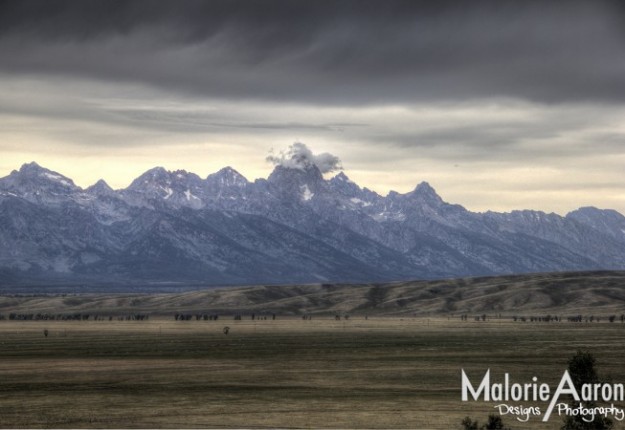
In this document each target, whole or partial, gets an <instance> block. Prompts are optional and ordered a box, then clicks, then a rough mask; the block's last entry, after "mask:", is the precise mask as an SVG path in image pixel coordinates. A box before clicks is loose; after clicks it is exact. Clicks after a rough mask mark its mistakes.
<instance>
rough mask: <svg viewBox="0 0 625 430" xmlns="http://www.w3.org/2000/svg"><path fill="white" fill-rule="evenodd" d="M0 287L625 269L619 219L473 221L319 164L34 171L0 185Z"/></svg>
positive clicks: (423, 187)
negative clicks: (79, 174)
mask: <svg viewBox="0 0 625 430" xmlns="http://www.w3.org/2000/svg"><path fill="white" fill-rule="evenodd" d="M0 243H1V244H2V246H1V247H0V282H1V283H3V284H5V285H6V284H27V283H45V282H70V283H85V284H89V283H117V284H124V283H146V284H153V285H156V284H158V283H185V282H193V283H200V284H202V285H242V284H246V285H248V284H286V283H337V282H383V281H399V280H410V279H440V278H451V277H464V276H485V275H503V274H519V273H536V272H554V271H581V270H607V269H625V217H624V216H623V215H621V214H620V213H618V212H617V211H614V210H602V209H597V208H594V207H584V208H580V209H578V210H575V211H573V212H570V213H569V214H567V215H566V216H560V215H557V214H554V213H550V214H547V213H544V212H540V211H534V210H522V211H512V212H510V213H497V212H490V211H489V212H485V213H477V212H472V211H469V210H467V209H465V208H464V207H462V206H460V205H457V204H450V203H447V202H445V201H444V200H443V199H442V198H441V197H440V196H439V195H438V194H437V193H436V191H435V190H434V189H433V188H432V187H431V186H430V185H429V184H428V183H426V182H422V183H421V184H419V185H417V187H416V188H415V189H414V190H413V191H411V192H409V193H405V194H400V193H397V192H394V191H391V192H390V193H389V194H388V195H386V196H381V195H379V194H377V193H375V192H373V191H371V190H369V189H367V188H362V187H360V186H358V185H357V184H356V183H354V182H352V181H351V180H350V179H349V178H348V177H347V176H346V175H345V173H343V172H340V173H339V174H338V175H336V176H334V177H332V178H331V179H324V177H323V175H322V173H321V171H320V170H319V168H318V167H317V166H316V165H315V164H314V163H300V164H290V165H277V166H276V167H275V169H274V171H273V172H272V173H271V175H270V176H269V177H268V178H267V179H257V180H255V181H254V182H250V181H248V180H247V179H246V178H245V177H243V176H242V175H241V174H239V173H238V172H237V171H236V170H234V169H232V168H230V167H226V168H224V169H221V170H220V171H218V172H216V173H213V174H211V175H209V176H208V177H206V178H204V179H202V178H200V177H199V176H197V175H195V174H193V173H189V172H186V171H184V170H178V171H173V172H172V171H167V170H165V169H164V168H162V167H157V168H154V169H151V170H148V171H147V172H145V173H144V174H143V175H141V176H139V177H138V178H137V179H135V180H134V181H133V182H132V183H131V184H130V186H128V187H127V188H125V189H120V190H113V189H112V188H111V187H109V186H108V185H107V184H106V182H104V181H103V180H100V181H98V182H97V183H96V184H94V185H92V186H90V187H88V188H86V189H82V188H81V187H79V186H77V185H75V184H74V182H73V181H72V180H71V179H70V178H67V177H65V176H63V175H61V174H59V173H57V172H54V171H51V170H48V169H46V168H43V167H41V166H39V165H37V164H36V163H34V162H33V163H29V164H24V165H23V166H22V167H21V168H20V169H19V170H15V171H13V172H12V173H11V174H10V175H8V176H6V177H4V178H0Z"/></svg>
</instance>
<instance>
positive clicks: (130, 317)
mask: <svg viewBox="0 0 625 430" xmlns="http://www.w3.org/2000/svg"><path fill="white" fill-rule="evenodd" d="M149 318H150V316H149V315H148V314H126V315H115V316H113V315H100V314H95V315H92V314H82V313H73V314H47V313H43V314H42V313H38V314H34V313H32V314H28V313H23V314H18V313H10V314H9V315H8V318H7V317H6V316H5V315H0V320H7V319H8V320H10V321H89V320H91V321H113V320H114V319H115V320H117V321H144V320H148V319H149Z"/></svg>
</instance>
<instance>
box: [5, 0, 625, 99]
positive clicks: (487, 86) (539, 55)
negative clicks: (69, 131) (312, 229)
mask: <svg viewBox="0 0 625 430" xmlns="http://www.w3.org/2000/svg"><path fill="white" fill-rule="evenodd" d="M624 11H625V8H624V6H623V3H622V2H618V1H601V0H597V1H592V2H588V1H577V0H571V1H566V2H561V1H552V2H550V1H524V2H518V1H506V0H491V1H483V0H482V1H474V2H471V4H470V5H467V4H466V3H465V2H458V1H440V2H431V1H391V2H385V4H384V7H380V4H379V2H376V1H340V0H339V1H337V0H333V1H323V0H322V1H315V2H292V1H285V0H268V1H264V2H254V1H245V0H222V1H220V0H214V1H210V2H206V1H193V0H185V1H182V2H173V1H169V2H153V1H146V0H134V1H133V0H130V1H105V2H103V1H97V0H85V1H67V0H65V1H63V0H61V1H55V2H45V1H44V2H42V1H33V0H20V1H5V2H2V3H0V55H1V56H2V58H4V59H7V58H10V61H3V62H2V63H0V70H1V71H3V72H5V73H34V74H42V73H44V74H60V75H73V76H81V77H89V78H94V79H103V80H110V81H126V82H141V83H145V84H149V85H153V86H156V87H159V88H162V89H173V90H177V91H184V92H186V93H187V94H193V95H201V96H210V97H219V98H231V99H236V98H238V99H240V98H243V99H250V98H253V99H270V100H280V101H295V102H298V103H302V102H304V103H332V104H344V105H352V104H360V103H369V104H370V103H382V104H392V103H398V102H401V103H405V102H413V101H415V100H421V101H423V100H466V99H474V98H492V97H512V98H522V99H526V100H532V101H539V102H548V103H553V102H565V101H601V102H610V103H614V102H621V101H623V100H624V99H625V61H624V60H623V58H624V57H625V56H624V55H623V54H624V46H625V43H624V30H623V28H625V18H624V17H625V12H624Z"/></svg>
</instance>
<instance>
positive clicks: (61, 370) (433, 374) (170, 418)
mask: <svg viewBox="0 0 625 430" xmlns="http://www.w3.org/2000/svg"><path fill="white" fill-rule="evenodd" d="M225 325H228V326H230V327H231V331H230V334H229V335H227V336H226V335H224V334H223V332H222V329H223V327H224V326H225ZM45 328H47V329H48V330H49V336H48V337H47V338H46V337H44V336H43V330H44V329H45ZM624 335H625V325H622V324H620V323H614V324H610V323H608V322H601V323H595V324H572V323H549V324H547V323H542V324H530V323H525V324H523V323H512V322H510V321H509V320H493V321H487V322H486V323H482V322H480V323H478V322H474V321H469V322H460V321H459V320H458V319H453V320H448V319H447V318H430V319H428V318H375V317H369V319H368V320H364V319H363V318H352V319H350V320H349V321H347V322H345V321H340V322H339V321H335V320H334V319H333V318H328V317H318V318H313V320H312V321H303V320H301V319H299V318H292V319H285V318H279V319H278V320H276V321H255V322H253V321H250V320H244V321H232V320H231V319H225V318H222V319H221V320H220V321H216V322H215V321H187V322H177V321H173V319H152V320H150V321H147V322H139V321H128V322H126V321H123V322H122V321H111V322H109V321H88V322H60V321H53V322H36V321H32V322H13V321H0V425H1V426H2V427H4V428H15V427H30V428H33V427H35V428H39V427H55V428H67V427H92V428H111V427H116V428H119V427H127V428H135V427H150V428H171V427H175V428H180V427H209V428H220V427H237V428H239V427H258V428H261V427H268V428H275V427H333V428H336V427H341V428H343V427H347V428H391V427H392V428H435V429H454V428H459V423H460V421H461V419H462V418H463V417H464V416H466V415H470V416H472V417H474V418H477V419H480V420H481V421H483V420H484V419H485V418H486V416H487V415H488V414H489V413H491V412H492V411H493V409H492V408H491V407H492V405H489V404H485V403H474V402H471V403H462V402H461V401H460V369H461V368H464V369H466V370H467V372H469V374H470V375H476V376H475V378H477V377H478V375H479V376H481V375H483V372H484V371H485V370H486V369H487V368H491V371H492V372H493V375H502V374H503V373H504V372H509V373H511V375H512V378H513V379H516V380H518V381H527V380H529V378H531V377H532V376H534V375H536V376H538V377H539V378H540V380H541V381H544V382H548V383H550V384H553V385H555V384H556V383H557V382H558V380H559V378H560V376H561V374H562V371H563V370H564V369H565V368H566V363H567V360H568V358H569V357H570V356H572V355H573V354H574V353H575V351H576V349H577V348H589V349H591V350H592V352H593V354H594V355H595V356H596V357H597V359H598V369H599V371H600V373H601V374H602V375H609V376H610V377H611V378H612V379H613V380H614V381H615V382H625V368H624V367H623V365H622V363H623V359H622V357H623V356H624V355H625V336H624ZM541 406H543V410H544V405H541ZM622 406H625V405H622ZM504 420H505V422H506V423H507V424H508V425H510V426H512V428H513V429H523V428H537V429H541V428H545V429H555V428H559V426H560V425H561V421H560V420H559V419H558V418H557V417H553V418H552V420H551V422H550V423H549V424H548V425H543V424H542V423H540V422H538V421H537V419H536V418H535V419H533V421H532V422H531V423H530V425H522V424H521V423H517V422H515V420H514V419H513V418H510V417H504ZM617 428H623V427H622V426H621V427H617Z"/></svg>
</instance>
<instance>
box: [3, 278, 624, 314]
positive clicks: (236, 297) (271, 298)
mask: <svg viewBox="0 0 625 430" xmlns="http://www.w3.org/2000/svg"><path fill="white" fill-rule="evenodd" d="M9 312H17V313H19V312H23V313H54V314H57V313H72V312H80V313H91V314H93V313H101V314H119V313H150V314H161V315H173V314H174V313H178V312H187V313H199V312H203V313H204V312H210V313H218V314H222V315H223V314H227V315H232V314H236V313H243V314H249V313H256V314H262V313H266V314H271V313H276V314H278V315H300V314H315V315H321V314H326V315H332V314H337V313H348V314H352V315H372V316H373V315H380V316H402V315H406V316H408V315H418V316H428V315H429V316H434V315H441V316H446V315H452V314H455V315H458V314H461V313H468V314H476V315H477V314H482V313H489V314H493V313H496V314H498V313H502V314H506V315H514V314H518V315H530V314H535V315H544V314H546V313H551V314H554V315H555V314H560V315H562V314H565V315H574V314H578V313H583V314H587V315H588V314H595V315H607V314H618V315H620V314H621V313H625V272H615V271H611V272H608V271H606V272H576V273H552V274H532V275H518V276H501V277H482V278H462V279H453V280H440V281H416V282H401V283H390V284H363V285H332V284H315V285H289V286H249V287H228V288H225V287H224V288H216V289H208V290H200V291H193V292H186V293H179V294H151V295H148V294H81V295H51V296H46V295H32V296H19V295H13V296H9V295H5V296H1V297H0V314H4V315H7V314H8V313H9Z"/></svg>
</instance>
